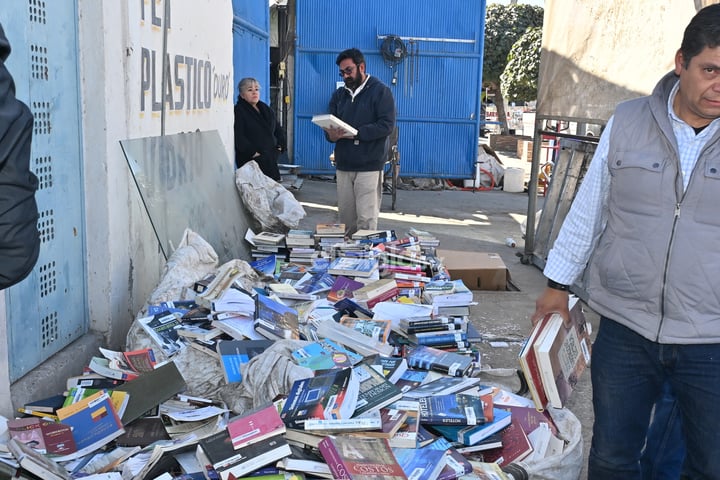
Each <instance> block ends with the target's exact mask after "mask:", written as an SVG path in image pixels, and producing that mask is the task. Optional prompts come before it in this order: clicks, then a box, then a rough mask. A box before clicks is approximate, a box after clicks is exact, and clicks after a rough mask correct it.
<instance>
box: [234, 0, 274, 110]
mask: <svg viewBox="0 0 720 480" xmlns="http://www.w3.org/2000/svg"><path fill="white" fill-rule="evenodd" d="M233 75H234V77H235V81H234V85H233V87H234V88H233V90H234V91H235V93H234V95H233V100H237V97H238V89H237V86H238V83H239V82H240V80H241V79H242V78H245V77H252V78H254V79H256V80H257V81H258V82H259V83H260V99H261V100H262V101H263V102H265V103H270V101H269V100H270V8H269V7H268V2H267V0H233Z"/></svg>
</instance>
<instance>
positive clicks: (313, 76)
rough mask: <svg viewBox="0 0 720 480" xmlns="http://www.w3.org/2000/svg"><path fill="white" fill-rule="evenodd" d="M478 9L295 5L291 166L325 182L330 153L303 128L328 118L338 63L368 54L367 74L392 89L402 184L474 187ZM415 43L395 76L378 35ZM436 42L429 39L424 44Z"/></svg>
mask: <svg viewBox="0 0 720 480" xmlns="http://www.w3.org/2000/svg"><path fill="white" fill-rule="evenodd" d="M484 30H485V0H480V1H477V2H469V1H467V0H443V1H438V0H363V1H362V2H358V1H351V0H312V1H310V0H298V1H297V40H296V63H295V95H294V98H295V102H294V122H295V123H294V125H295V144H294V160H295V163H297V164H299V165H302V166H303V169H302V171H303V173H330V172H331V171H332V170H331V167H330V164H329V162H328V156H329V155H330V153H331V152H332V144H330V143H328V142H326V141H325V138H324V136H323V133H322V131H321V130H320V129H319V128H318V127H316V126H315V125H313V124H312V123H311V122H310V119H311V118H312V116H313V115H314V114H317V113H324V112H326V111H327V104H328V101H329V100H330V96H331V94H332V92H333V90H334V89H335V88H336V82H337V81H338V80H339V77H338V74H337V66H336V65H335V57H336V56H337V54H338V53H339V52H340V51H342V50H344V49H345V48H349V47H357V48H359V49H360V50H362V51H363V53H364V54H365V60H366V63H367V72H368V73H370V74H371V75H375V76H376V77H378V78H379V79H380V80H382V81H383V82H384V83H385V84H387V85H388V86H390V87H391V89H392V91H393V94H394V96H395V102H396V105H397V111H398V126H399V128H400V157H401V165H402V167H401V176H410V177H433V178H471V177H472V175H473V170H474V165H475V159H476V156H477V143H478V134H479V129H480V123H479V122H480V93H481V80H482V52H483V37H484ZM387 34H391V35H397V36H400V37H401V38H403V39H405V42H404V43H405V45H406V47H407V48H408V50H410V42H409V39H410V38H414V39H426V40H418V41H415V42H413V43H414V45H415V48H417V55H413V56H407V57H406V58H405V60H404V61H403V63H401V64H400V65H398V66H397V67H395V68H396V69H397V73H398V79H397V84H396V85H391V80H392V71H391V69H390V68H389V67H388V66H386V65H385V64H384V62H383V59H382V56H381V54H380V45H381V43H382V39H381V38H379V37H381V36H383V35H387ZM430 39H434V40H430ZM440 39H443V40H444V41H439V40H440Z"/></svg>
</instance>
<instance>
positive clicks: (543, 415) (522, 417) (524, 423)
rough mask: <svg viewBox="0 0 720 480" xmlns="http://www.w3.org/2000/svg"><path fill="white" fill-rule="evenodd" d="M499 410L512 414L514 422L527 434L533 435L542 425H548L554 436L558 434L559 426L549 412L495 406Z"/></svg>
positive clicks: (514, 406)
mask: <svg viewBox="0 0 720 480" xmlns="http://www.w3.org/2000/svg"><path fill="white" fill-rule="evenodd" d="M495 406H496V407H497V408H501V409H503V410H507V411H508V412H510V413H511V414H512V418H513V421H514V420H517V422H518V423H519V424H520V426H521V427H522V429H523V431H524V432H525V433H527V434H530V433H532V431H533V430H535V429H536V428H538V427H539V426H540V424H541V423H546V424H547V425H548V427H549V428H550V431H551V432H552V434H553V435H557V434H558V429H557V425H555V422H554V421H553V419H552V417H551V416H550V414H549V413H548V412H547V410H543V411H538V409H536V408H533V407H522V406H518V405H495Z"/></svg>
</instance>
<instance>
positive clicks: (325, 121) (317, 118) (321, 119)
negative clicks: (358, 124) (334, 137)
mask: <svg viewBox="0 0 720 480" xmlns="http://www.w3.org/2000/svg"><path fill="white" fill-rule="evenodd" d="M312 123H314V124H315V125H317V126H318V127H320V128H339V129H341V130H344V131H345V132H347V134H348V136H349V137H354V136H355V135H357V134H358V131H357V129H355V128H354V127H353V126H352V125H350V124H348V123H346V122H343V121H342V120H340V119H339V118H337V117H336V116H335V115H333V114H331V113H325V114H320V115H313V117H312Z"/></svg>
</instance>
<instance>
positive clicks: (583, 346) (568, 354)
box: [533, 297, 592, 408]
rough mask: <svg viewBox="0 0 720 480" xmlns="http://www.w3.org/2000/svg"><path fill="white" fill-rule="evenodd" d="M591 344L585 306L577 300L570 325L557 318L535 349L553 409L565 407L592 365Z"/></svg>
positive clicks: (538, 341) (556, 316)
mask: <svg viewBox="0 0 720 480" xmlns="http://www.w3.org/2000/svg"><path fill="white" fill-rule="evenodd" d="M573 300H574V302H575V303H574V305H573V304H572V302H573ZM591 345H592V344H591V341H590V334H589V332H588V328H587V324H586V321H585V316H584V315H583V312H582V305H581V303H580V302H579V301H577V298H576V297H573V298H572V299H571V305H570V326H566V325H565V322H564V321H563V319H562V317H560V315H557V314H555V315H553V316H552V317H551V318H550V320H549V321H548V325H547V327H546V328H545V329H543V332H542V333H541V334H540V336H539V338H538V340H537V341H536V343H535V345H534V347H533V348H534V349H535V355H536V357H537V361H538V367H539V369H540V376H541V378H542V382H543V386H544V388H545V393H546V394H547V396H548V400H549V402H550V405H551V406H552V407H555V408H562V407H563V405H564V404H565V402H566V401H567V399H568V398H569V397H570V395H571V394H572V392H573V390H574V389H575V386H576V385H577V382H578V380H579V379H580V376H581V375H582V374H583V372H584V371H585V369H586V368H587V366H588V365H589V364H590V354H591V349H592V346H591Z"/></svg>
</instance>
